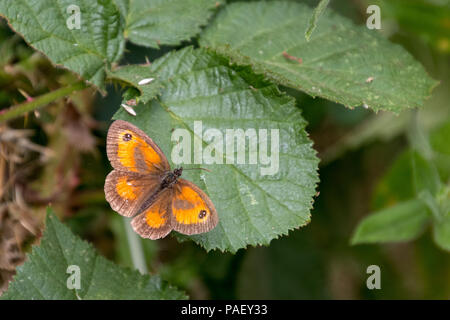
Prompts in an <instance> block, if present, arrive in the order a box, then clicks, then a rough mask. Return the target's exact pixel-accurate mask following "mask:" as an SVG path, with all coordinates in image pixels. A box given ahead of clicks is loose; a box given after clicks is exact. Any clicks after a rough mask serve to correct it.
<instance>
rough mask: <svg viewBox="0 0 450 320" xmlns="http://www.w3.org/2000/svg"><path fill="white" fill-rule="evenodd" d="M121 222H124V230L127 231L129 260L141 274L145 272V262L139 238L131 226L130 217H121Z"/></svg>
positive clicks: (146, 271)
mask: <svg viewBox="0 0 450 320" xmlns="http://www.w3.org/2000/svg"><path fill="white" fill-rule="evenodd" d="M123 223H124V224H125V230H126V232H127V239H128V245H129V246H130V253H131V260H132V261H133V266H134V268H135V269H137V270H139V272H140V273H142V274H147V273H148V269H147V264H146V263H145V256H144V251H143V250H142V242H141V239H139V238H138V235H137V234H136V233H135V232H134V230H133V229H132V227H131V224H130V219H127V218H125V217H123Z"/></svg>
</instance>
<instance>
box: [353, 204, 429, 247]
mask: <svg viewBox="0 0 450 320" xmlns="http://www.w3.org/2000/svg"><path fill="white" fill-rule="evenodd" d="M428 221H429V214H428V212H427V208H426V206H425V205H424V204H423V203H422V201H420V200H416V199H414V200H409V201H406V202H402V203H400V204H397V205H395V206H392V207H390V208H387V209H383V210H380V211H377V212H375V213H373V214H371V215H369V216H367V217H366V218H364V219H363V220H362V221H361V222H360V224H359V225H358V227H357V228H356V231H355V234H354V235H353V238H352V240H351V243H352V244H353V245H354V244H361V243H384V242H402V241H409V240H412V239H414V238H416V237H418V236H419V235H420V233H421V232H422V231H423V230H424V229H425V226H426V224H427V222H428Z"/></svg>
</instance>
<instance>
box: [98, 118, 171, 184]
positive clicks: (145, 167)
mask: <svg viewBox="0 0 450 320" xmlns="http://www.w3.org/2000/svg"><path fill="white" fill-rule="evenodd" d="M106 152H107V154H108V159H109V161H110V162H111V165H112V166H113V167H114V169H117V170H120V171H128V172H135V173H140V174H145V175H147V174H154V175H161V174H162V173H164V172H166V171H169V170H170V166H169V163H168V161H167V158H166V156H165V155H164V153H163V152H162V151H161V149H160V148H159V147H158V146H157V145H156V143H154V142H153V140H152V139H150V138H149V137H148V136H147V135H146V134H145V133H144V132H143V131H142V130H140V129H139V128H137V127H136V126H134V125H132V124H131V123H128V122H126V121H122V120H117V121H114V122H113V123H112V124H111V126H110V127H109V130H108V137H107V148H106Z"/></svg>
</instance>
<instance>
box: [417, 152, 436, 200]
mask: <svg viewBox="0 0 450 320" xmlns="http://www.w3.org/2000/svg"><path fill="white" fill-rule="evenodd" d="M411 155H412V156H411V167H412V172H413V179H414V180H413V182H414V187H415V190H416V194H417V195H419V194H420V193H421V192H422V191H424V190H426V191H429V193H430V194H431V195H432V196H434V195H436V193H437V192H438V191H439V190H440V188H441V179H440V177H439V173H438V171H437V169H436V167H435V166H434V164H433V163H432V162H431V160H427V159H425V158H423V157H422V156H421V155H420V154H419V153H418V152H415V151H414V152H412V154H411Z"/></svg>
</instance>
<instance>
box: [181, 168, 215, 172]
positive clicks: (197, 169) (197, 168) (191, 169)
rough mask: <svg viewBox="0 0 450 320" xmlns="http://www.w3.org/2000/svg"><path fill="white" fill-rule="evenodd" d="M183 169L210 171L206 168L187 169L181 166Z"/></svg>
mask: <svg viewBox="0 0 450 320" xmlns="http://www.w3.org/2000/svg"><path fill="white" fill-rule="evenodd" d="M185 170H205V171H208V172H211V170H209V169H206V168H188V169H184V168H183V171H185Z"/></svg>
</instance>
